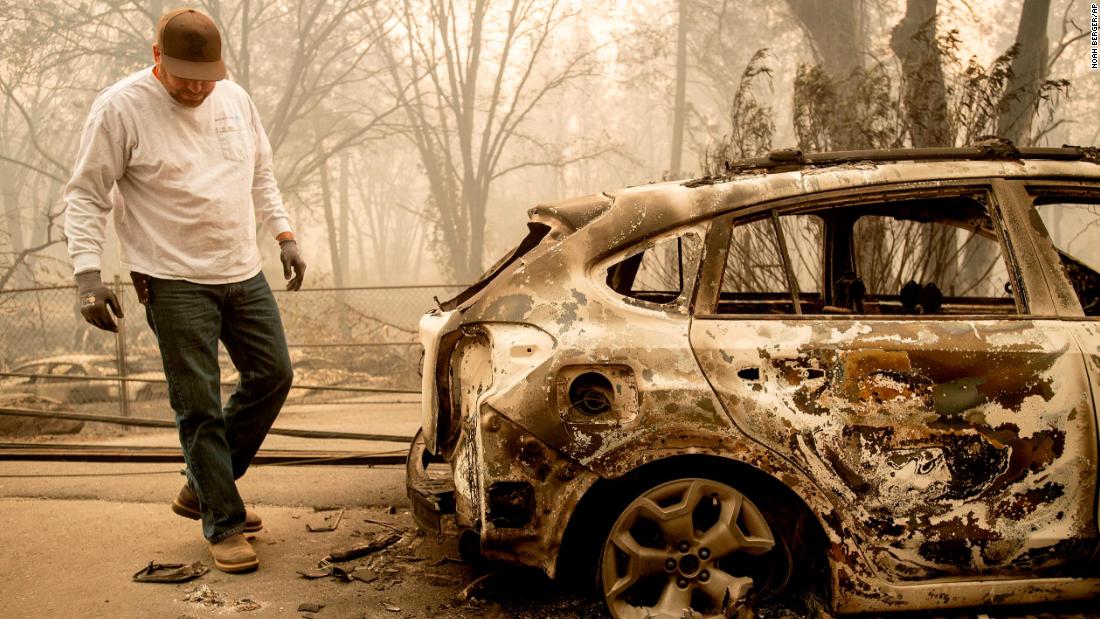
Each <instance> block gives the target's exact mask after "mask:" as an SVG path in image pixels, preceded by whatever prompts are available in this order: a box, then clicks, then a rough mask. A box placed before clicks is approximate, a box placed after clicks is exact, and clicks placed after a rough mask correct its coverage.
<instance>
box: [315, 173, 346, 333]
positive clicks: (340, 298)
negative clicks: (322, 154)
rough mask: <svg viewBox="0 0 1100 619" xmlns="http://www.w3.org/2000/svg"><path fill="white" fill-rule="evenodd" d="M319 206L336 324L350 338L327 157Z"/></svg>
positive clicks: (322, 174) (322, 176) (340, 331)
mask: <svg viewBox="0 0 1100 619" xmlns="http://www.w3.org/2000/svg"><path fill="white" fill-rule="evenodd" d="M320 174H321V206H322V208H323V210H324V212H325V229H326V230H327V231H328V251H329V260H330V261H331V262H332V282H333V285H334V286H335V288H336V324H337V329H338V330H339V334H340V337H341V338H342V339H343V340H344V341H348V340H349V339H350V338H351V329H350V328H349V327H348V312H347V304H346V301H345V294H344V272H343V269H342V268H341V262H342V261H341V259H340V252H341V248H340V247H339V244H338V243H337V241H338V235H337V232H336V217H335V215H334V213H333V207H332V188H331V183H330V182H329V178H328V159H325V160H324V161H322V162H321V168H320Z"/></svg>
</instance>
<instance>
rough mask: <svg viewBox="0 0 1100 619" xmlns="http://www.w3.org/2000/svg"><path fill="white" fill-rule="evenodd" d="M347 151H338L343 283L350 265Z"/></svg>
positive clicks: (346, 280) (341, 271) (349, 204)
mask: <svg viewBox="0 0 1100 619" xmlns="http://www.w3.org/2000/svg"><path fill="white" fill-rule="evenodd" d="M348 175H349V172H348V153H347V151H345V152H342V153H340V228H339V238H340V276H341V278H343V279H344V283H345V284H349V283H350V281H349V280H350V278H349V277H348V267H349V266H350V254H351V251H350V250H351V246H350V245H349V244H348V238H349V233H348V228H349V227H350V223H351V199H350V198H349V197H348Z"/></svg>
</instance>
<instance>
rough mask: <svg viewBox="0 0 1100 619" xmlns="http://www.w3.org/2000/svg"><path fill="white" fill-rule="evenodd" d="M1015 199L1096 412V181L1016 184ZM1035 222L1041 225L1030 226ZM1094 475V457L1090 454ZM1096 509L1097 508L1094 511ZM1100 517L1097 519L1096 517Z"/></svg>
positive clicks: (1099, 370) (1099, 217) (1099, 387)
mask: <svg viewBox="0 0 1100 619" xmlns="http://www.w3.org/2000/svg"><path fill="white" fill-rule="evenodd" d="M1011 189H1012V190H1013V191H1012V194H1013V197H1014V198H1016V202H1017V203H1018V204H1019V206H1020V208H1022V209H1026V211H1027V216H1026V218H1027V220H1029V221H1030V222H1032V225H1030V226H1029V229H1030V230H1032V231H1033V239H1034V241H1035V251H1036V254H1037V260H1036V261H1037V262H1039V263H1041V264H1045V265H1048V266H1049V267H1051V268H1050V269H1049V274H1048V278H1049V279H1050V281H1051V282H1052V287H1053V288H1055V290H1056V294H1054V295H1053V296H1054V297H1055V298H1056V299H1059V300H1063V302H1062V303H1060V304H1059V305H1060V307H1058V308H1057V311H1058V314H1059V316H1060V317H1061V323H1062V325H1063V326H1064V328H1066V329H1068V330H1070V332H1071V333H1072V334H1073V337H1074V339H1075V340H1076V342H1077V344H1078V347H1079V348H1080V349H1081V353H1082V355H1083V361H1084V365H1085V371H1086V372H1087V373H1088V375H1089V380H1090V384H1091V387H1092V404H1093V407H1092V411H1093V416H1094V418H1097V417H1098V415H1097V412H1098V410H1100V244H1097V243H1096V239H1097V238H1098V236H1097V235H1098V234H1100V181H1091V182H1090V181H1079V182H1066V181H1048V182H1030V183H1022V182H1021V183H1014V184H1013V185H1012V187H1011ZM1036 218H1038V219H1039V220H1040V221H1041V225H1037V224H1035V223H1034V221H1035V219H1036ZM1092 462H1093V465H1092V466H1093V473H1094V474H1096V462H1097V456H1096V453H1095V452H1094V453H1093V459H1092ZM1097 509H1098V510H1100V505H1098V507H1097ZM1098 518H1100V516H1098Z"/></svg>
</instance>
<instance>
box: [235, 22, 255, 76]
mask: <svg viewBox="0 0 1100 619" xmlns="http://www.w3.org/2000/svg"><path fill="white" fill-rule="evenodd" d="M251 4H252V3H251V1H250V0H241V40H240V45H239V47H238V49H239V50H240V51H239V52H238V53H237V75H236V81H237V83H238V84H240V86H241V88H244V89H245V92H252V89H251V80H252V56H251V54H250V53H249V49H248V35H249V34H250V33H251V30H252V23H251V21H252V15H251V12H252V7H251Z"/></svg>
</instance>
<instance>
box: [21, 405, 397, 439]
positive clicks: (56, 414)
mask: <svg viewBox="0 0 1100 619" xmlns="http://www.w3.org/2000/svg"><path fill="white" fill-rule="evenodd" d="M0 415H15V416H18V417H40V418H46V419H68V420H71V421H89V422H95V423H110V424H115V425H121V426H138V427H144V428H175V427H176V424H175V422H172V421H167V420H164V419H149V418H146V417H121V416H118V415H88V414H85V413H71V412H68V411H39V410H33V409H29V408H6V407H0ZM268 434H277V435H279V436H296V437H298V438H325V439H347V440H357V441H384V442H388V443H412V437H411V436H400V435H394V434H362V433H358V432H330V431H327V430H296V429H293V428H271V429H270V430H268Z"/></svg>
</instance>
